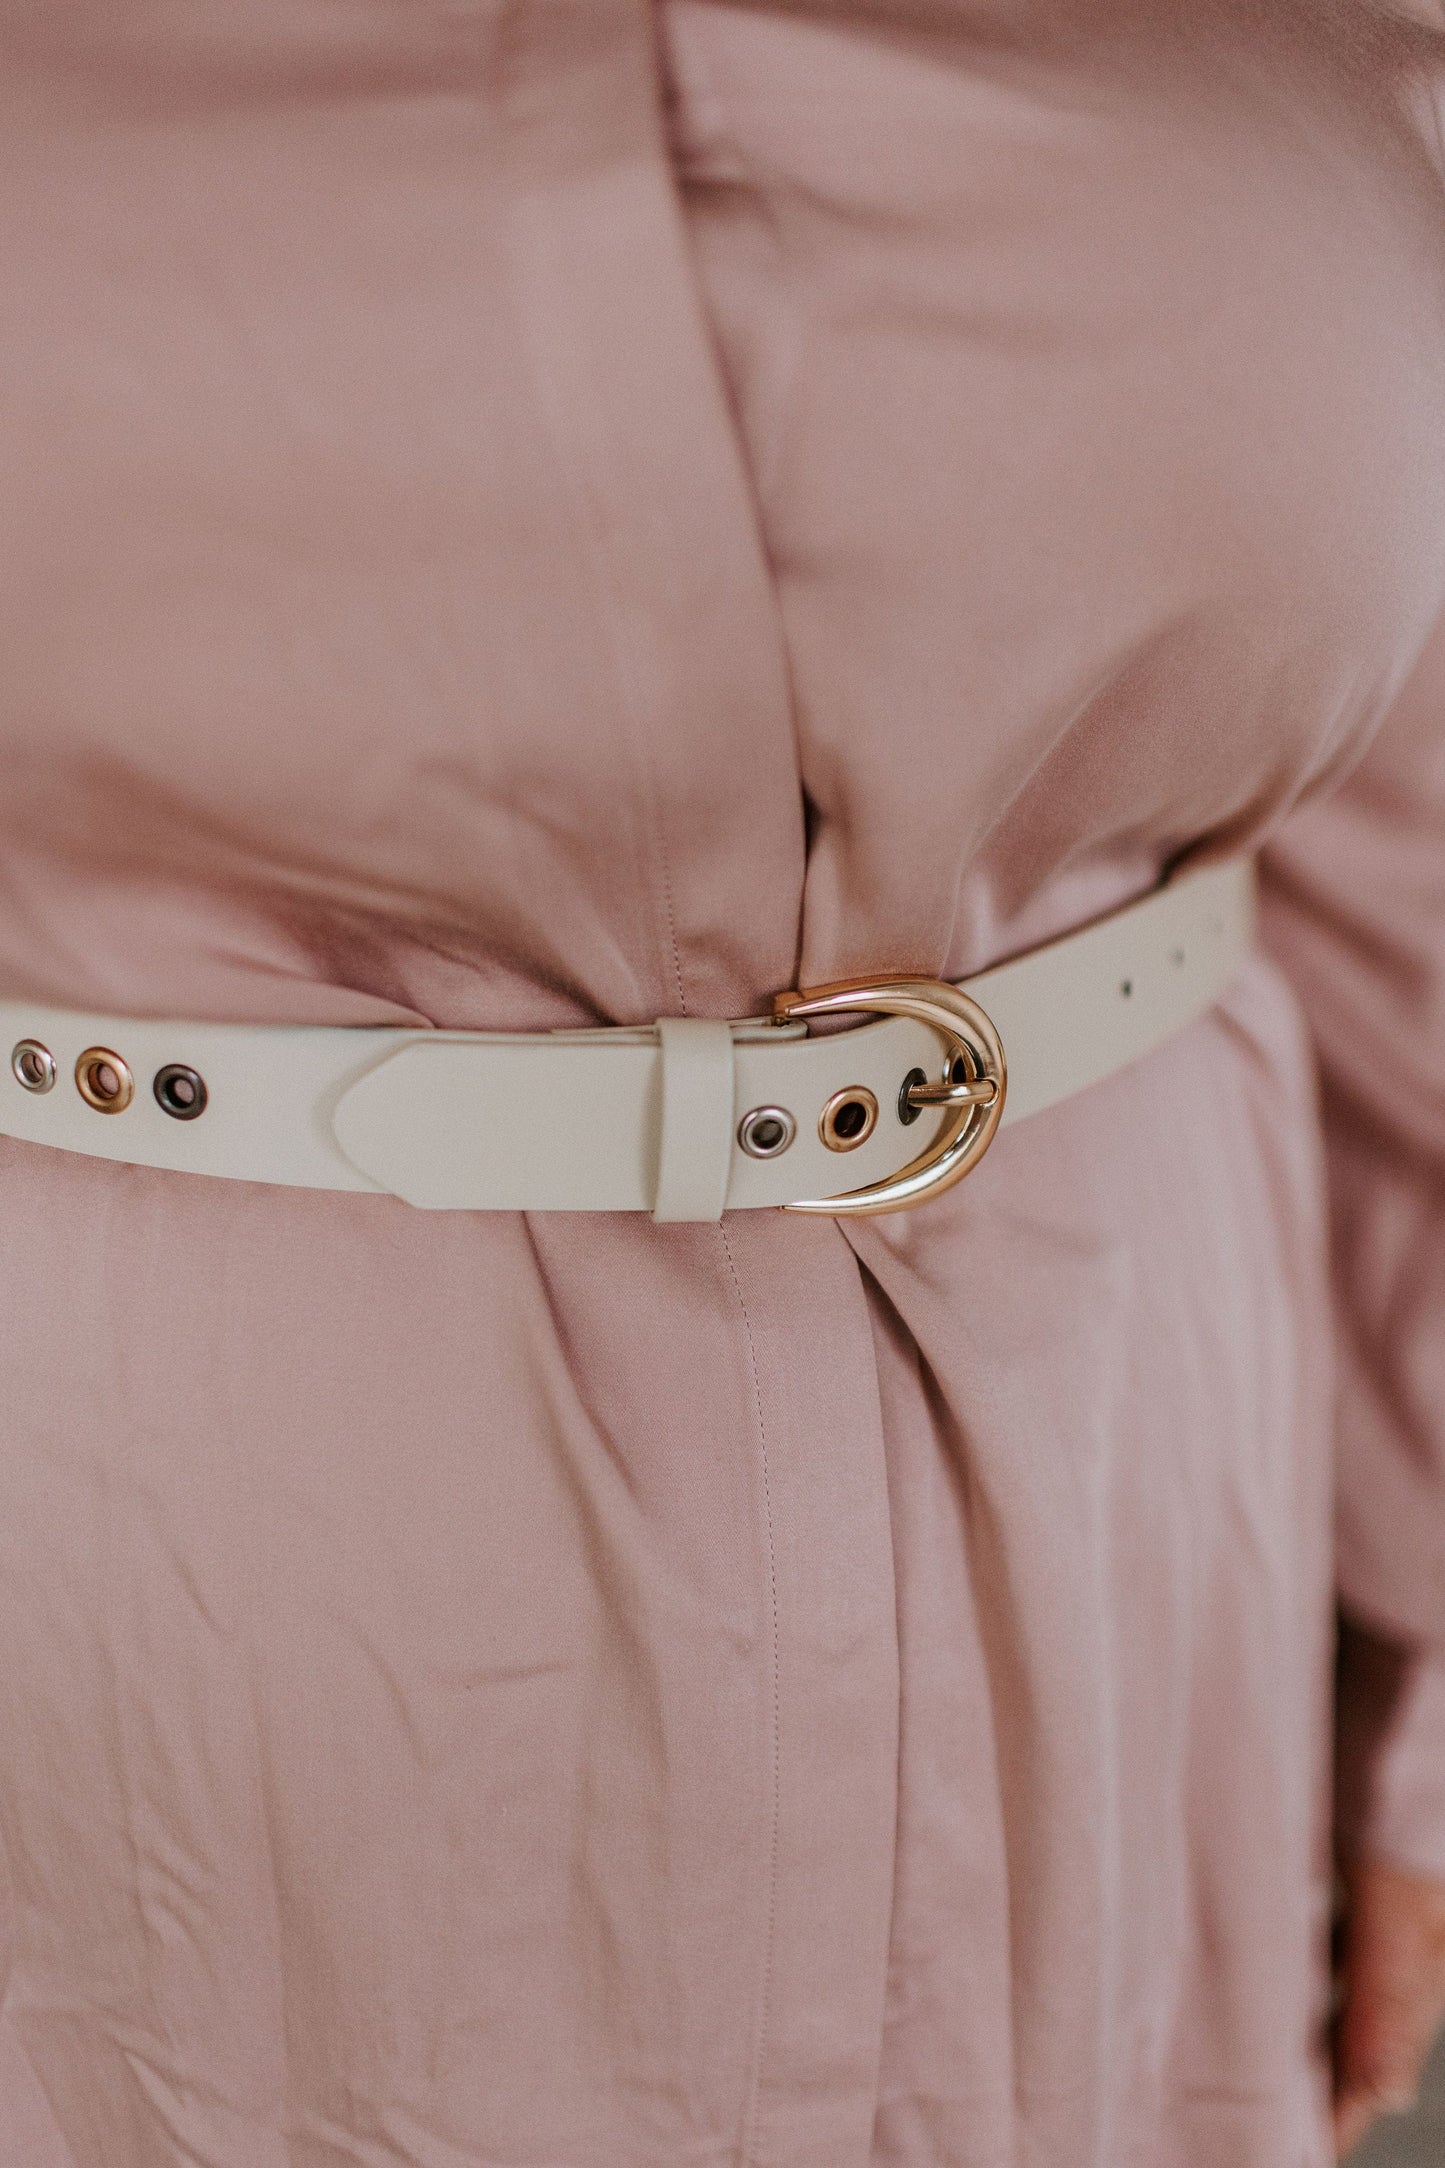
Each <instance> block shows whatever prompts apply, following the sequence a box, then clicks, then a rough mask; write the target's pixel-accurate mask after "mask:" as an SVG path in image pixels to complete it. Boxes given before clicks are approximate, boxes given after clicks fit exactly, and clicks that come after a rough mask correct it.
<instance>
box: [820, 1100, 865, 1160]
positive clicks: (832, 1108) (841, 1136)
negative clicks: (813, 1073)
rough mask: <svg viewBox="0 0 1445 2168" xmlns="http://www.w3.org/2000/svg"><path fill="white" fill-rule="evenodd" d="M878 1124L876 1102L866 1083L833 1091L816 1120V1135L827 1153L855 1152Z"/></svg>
mask: <svg viewBox="0 0 1445 2168" xmlns="http://www.w3.org/2000/svg"><path fill="white" fill-rule="evenodd" d="M877 1124H878V1101H877V1100H876V1099H875V1098H874V1096H873V1094H872V1092H870V1091H869V1089H868V1087H867V1085H866V1084H849V1085H848V1086H846V1088H845V1089H844V1090H843V1091H840V1092H834V1094H833V1096H832V1098H831V1099H830V1100H829V1101H828V1104H827V1105H826V1106H825V1107H824V1109H823V1112H822V1114H821V1116H820V1117H819V1121H818V1135H819V1136H820V1137H821V1138H822V1140H823V1142H824V1143H825V1144H826V1145H827V1147H828V1150H829V1151H830V1152H856V1151H857V1149H858V1147H859V1145H860V1144H866V1143H867V1142H868V1139H869V1138H870V1137H871V1136H872V1134H873V1131H874V1129H875V1128H876V1127H877Z"/></svg>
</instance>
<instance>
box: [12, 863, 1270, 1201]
mask: <svg viewBox="0 0 1445 2168" xmlns="http://www.w3.org/2000/svg"><path fill="white" fill-rule="evenodd" d="M1252 937H1253V868H1252V865H1251V864H1250V863H1249V862H1247V861H1244V860H1232V861H1229V862H1228V863H1225V864H1221V865H1217V866H1212V867H1209V868H1206V869H1205V870H1204V871H1202V872H1198V873H1192V874H1186V875H1184V876H1183V877H1181V878H1179V879H1176V880H1174V881H1172V882H1169V883H1167V884H1166V885H1164V886H1163V887H1161V888H1159V889H1157V890H1155V891H1154V892H1153V893H1152V894H1150V895H1149V896H1146V897H1144V898H1143V899H1141V900H1140V901H1139V902H1137V903H1134V904H1130V905H1128V906H1126V907H1125V908H1124V909H1123V910H1120V911H1116V912H1113V913H1112V914H1111V915H1110V916H1108V917H1107V918H1103V919H1099V920H1097V921H1096V922H1095V923H1094V924H1092V925H1090V926H1087V927H1084V928H1083V929H1081V930H1080V931H1078V932H1076V933H1072V934H1068V935H1065V936H1064V937H1063V938H1062V939H1061V940H1057V941H1053V942H1050V943H1048V944H1047V945H1045V946H1043V947H1041V948H1037V949H1033V950H1030V951H1029V953H1028V954H1026V955H1023V956H1020V957H1017V958H1015V959H1014V960H1013V961H1011V962H1009V963H1006V964H1002V965H999V966H997V967H995V968H994V969H992V970H989V971H985V972H983V973H981V974H979V975H978V976H977V977H975V978H973V979H969V980H966V981H965V982H964V985H963V989H962V990H963V992H964V993H966V994H967V995H969V996H970V997H971V998H972V1000H973V1001H974V1002H975V1003H977V1004H978V1005H979V1006H980V1007H981V1008H982V1009H983V1010H984V1011H985V1012H986V1015H987V1017H988V1018H990V1019H991V1020H992V1023H993V1025H994V1027H995V1029H996V1031H997V1034H998V1037H999V1039H1001V1041H1002V1045H1003V1049H1004V1053H1005V1056H1006V1061H1007V1088H1006V1094H1005V1093H1004V1092H1003V1079H1002V1077H1000V1078H999V1079H998V1083H999V1089H1000V1094H1001V1096H1002V1097H1003V1106H1002V1116H1001V1118H1002V1121H1003V1122H1010V1121H1018V1120H1020V1119H1021V1118H1022V1117H1024V1116H1027V1115H1029V1114H1034V1113H1037V1112H1039V1111H1040V1110H1041V1109H1043V1108H1045V1107H1048V1106H1052V1105H1053V1104H1055V1103H1056V1102H1057V1101H1059V1100H1061V1099H1065V1098H1068V1097H1069V1096H1070V1095H1071V1094H1073V1093H1075V1092H1077V1091H1081V1090H1083V1089H1084V1088H1085V1087H1086V1086H1087V1085H1089V1084H1092V1083H1095V1082H1097V1081H1098V1080H1099V1079H1100V1078H1102V1077H1104V1076H1107V1075H1109V1074H1111V1073H1112V1072H1113V1071H1114V1070H1116V1069H1119V1068H1122V1067H1123V1066H1124V1065H1125V1064H1126V1063H1127V1062H1131V1061H1133V1060H1135V1059H1137V1058H1138V1057H1139V1056H1140V1055H1142V1054H1144V1053H1147V1052H1148V1051H1149V1049H1150V1048H1151V1047H1153V1046H1156V1045H1158V1044H1159V1043H1160V1041H1161V1040H1163V1039H1165V1038H1167V1037H1168V1036H1170V1035H1171V1034H1172V1033H1173V1032H1175V1031H1177V1030H1178V1029H1179V1028H1180V1027H1181V1026H1182V1025H1184V1024H1186V1023H1188V1022H1190V1021H1191V1020H1192V1019H1193V1018H1194V1017H1196V1016H1198V1015H1200V1014H1201V1013H1202V1012H1203V1011H1204V1010H1205V1009H1207V1008H1208V1007H1209V1006H1210V1005H1211V1004H1212V1003H1213V1002H1214V1001H1216V1000H1217V999H1218V998H1219V996H1220V995H1221V994H1222V993H1223V992H1224V991H1225V989H1226V988H1227V986H1228V984H1229V982H1230V980H1231V979H1232V978H1233V976H1234V974H1235V972H1236V970H1237V969H1238V967H1239V964H1240V962H1241V960H1242V959H1243V957H1244V955H1245V953H1246V952H1247V950H1248V948H1249V945H1250V942H1251V940H1252ZM884 983H897V984H905V983H908V984H912V983H916V982H903V981H900V982H884ZM924 983H927V982H924ZM944 991H947V989H944ZM794 998H795V999H796V997H794ZM0 1045H4V1046H11V1045H13V1047H14V1052H13V1054H12V1056H11V1062H10V1067H9V1070H8V1072H0V1133H3V1134H6V1135H9V1136H13V1137H20V1138H24V1139H25V1140H26V1141H28V1142H31V1143H35V1144H50V1145H56V1146H59V1147H61V1148H62V1149H64V1150H67V1151H76V1152H89V1153H91V1154H93V1155H96V1156H99V1157H101V1158H106V1159H118V1160H125V1161H129V1162H130V1163H132V1164H134V1165H137V1166H146V1167H162V1168H168V1169H172V1170H175V1171H178V1172H189V1173H195V1174H210V1175H220V1176H227V1177H231V1178H236V1179H240V1180H244V1181H253V1182H278V1183H286V1184H294V1185H300V1186H303V1187H308V1188H315V1189H338V1190H365V1191H380V1192H384V1193H390V1194H392V1195H395V1196H398V1197H402V1198H405V1199H406V1200H407V1201H408V1202H410V1203H412V1204H415V1205H420V1206H426V1207H432V1208H445V1207H455V1208H462V1209H471V1210H487V1209H492V1210H514V1211H515V1210H521V1211H622V1212H627V1211H651V1212H653V1213H654V1214H655V1216H656V1217H657V1218H659V1219H668V1220H678V1219H692V1220H710V1219H716V1218H717V1217H718V1216H719V1214H720V1213H721V1212H722V1211H723V1209H724V1208H725V1207H726V1208H727V1209H728V1210H736V1209H747V1208H750V1207H756V1206H763V1205H794V1206H796V1205H799V1204H800V1203H802V1202H803V1201H808V1202H811V1203H812V1204H813V1206H814V1208H815V1209H816V1208H818V1205H819V1200H823V1201H825V1202H826V1203H828V1205H829V1208H830V1209H831V1208H836V1207H835V1206H834V1205H833V1204H832V1203H831V1201H832V1200H837V1199H839V1198H844V1199H845V1204H846V1196H847V1194H848V1193H852V1192H855V1191H858V1190H860V1189H862V1188H865V1187H867V1186H870V1185H875V1184H879V1183H884V1182H888V1181H889V1180H890V1178H892V1177H893V1176H895V1175H897V1174H898V1172H899V1170H900V1169H902V1168H904V1167H905V1166H907V1165H908V1164H909V1163H911V1162H913V1161H915V1160H916V1159H917V1158H919V1157H920V1155H922V1156H925V1157H926V1155H927V1154H928V1153H929V1152H930V1150H931V1149H932V1148H933V1146H934V1144H935V1142H936V1140H938V1139H939V1138H942V1137H944V1136H945V1134H946V1133H947V1131H948V1125H949V1124H950V1122H952V1123H953V1124H954V1126H955V1128H956V1127H957V1116H956V1115H955V1113H954V1111H953V1110H952V1109H950V1108H948V1107H940V1106H936V1105H923V1106H919V1105H916V1104H914V1103H912V1102H911V1101H910V1100H909V1099H908V1097H907V1088H908V1086H909V1081H910V1079H913V1080H914V1081H915V1083H916V1080H917V1073H918V1072H922V1075H923V1077H924V1078H925V1079H930V1080H938V1079H940V1077H941V1074H942V1070H941V1064H942V1063H943V1061H944V1053H945V1049H944V1048H943V1046H942V1045H941V1043H940V1038H939V1034H938V1032H937V1031H935V1030H934V1029H933V1028H931V1027H930V1026H929V1025H928V1024H925V1023H921V1022H919V1021H918V1020H917V1019H916V1018H914V1017H911V1016H899V1015H886V1016H883V1017H880V1018H879V1019H878V1020H876V1021H874V1022H871V1023H866V1024H863V1025H861V1026H859V1027H858V1028H856V1029H853V1030H846V1031H838V1032H830V1033H828V1034H826V1035H824V1036H813V1037H809V1036H808V1035H807V1027H806V1025H805V1024H803V1023H800V1022H798V1021H796V1020H794V1021H788V1020H786V1019H784V1020H783V1021H770V1020H768V1019H765V1018H748V1019H746V1020H744V1021H741V1022H735V1023H722V1022H717V1021H711V1020H695V1019H690V1018H664V1019H662V1021H661V1022H660V1023H658V1024H656V1025H649V1026H638V1027H632V1026H624V1027H617V1028H612V1029H602V1030H567V1031H554V1032H546V1033H534V1034H523V1033H493V1032H451V1031H433V1030H416V1029H413V1028H411V1027H409V1026H402V1027H395V1026H391V1027H382V1028H379V1029H378V1028H371V1027H358V1028H347V1027H337V1026H314V1027H312V1026H301V1027H292V1026H276V1025H245V1024H206V1023H184V1022H160V1023H158V1022H153V1021H140V1020H134V1019H123V1018H119V1017H113V1016H95V1015H81V1014H77V1013H74V1012H72V1011H68V1010H59V1009H46V1008H38V1007H34V1006H32V1005H31V1004H29V1003H24V1002H5V1003H0ZM963 1066H964V1068H965V1069H967V1064H964V1065H963ZM952 1073H953V1074H954V1076H955V1078H957V1076H958V1075H959V1074H961V1073H962V1071H961V1070H960V1069H958V1068H955V1069H954V1071H953V1072H952ZM968 1073H969V1074H972V1073H974V1072H973V1071H972V1070H969V1071H968ZM980 1073H982V1072H980ZM112 1087H114V1088H113V1089H112ZM936 1088H937V1087H936V1084H935V1089H936ZM870 1108H871V1109H872V1110H873V1111H872V1112H871V1113H870ZM830 1110H831V1111H830ZM998 1119H999V1115H998V1110H997V1107H996V1106H995V1108H994V1109H993V1111H992V1113H991V1115H990V1118H989V1123H988V1127H989V1133H990V1134H991V1133H992V1126H993V1123H994V1122H996V1121H997V1120H998ZM780 1140H781V1141H780Z"/></svg>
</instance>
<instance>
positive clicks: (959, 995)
mask: <svg viewBox="0 0 1445 2168" xmlns="http://www.w3.org/2000/svg"><path fill="white" fill-rule="evenodd" d="M864 1010H866V1011H868V1012H870V1013H872V1014H875V1015H879V1016H910V1017H912V1018H913V1020H914V1022H915V1023H919V1024H927V1025H929V1026H930V1027H931V1028H932V1029H933V1030H934V1031H936V1032H937V1033H938V1035H939V1037H940V1038H941V1039H942V1040H943V1043H944V1047H945V1050H946V1051H945V1057H944V1064H943V1073H942V1075H941V1077H940V1078H939V1080H938V1082H937V1083H936V1084H935V1083H927V1082H925V1083H922V1084H914V1085H911V1086H908V1087H907V1088H906V1091H905V1097H906V1098H907V1101H908V1103H909V1104H910V1105H912V1106H917V1107H926V1106H935V1107H936V1106H941V1107H949V1108H952V1109H954V1110H955V1111H954V1112H953V1114H952V1115H951V1117H950V1119H949V1120H947V1121H945V1122H944V1123H943V1124H942V1126H941V1127H940V1129H939V1132H938V1134H937V1136H936V1137H935V1138H934V1140H933V1142H932V1144H930V1145H929V1147H928V1149H927V1151H926V1152H920V1153H919V1155H918V1157H917V1158H916V1159H912V1160H910V1161H909V1163H908V1165H907V1166H906V1167H904V1168H902V1169H901V1170H900V1171H899V1173H897V1174H895V1175H891V1176H890V1177H889V1179H888V1180H887V1181H886V1182H874V1183H871V1184H870V1185H869V1187H868V1188H866V1189H853V1190H848V1191H846V1192H845V1194H844V1195H843V1196H841V1197H809V1198H805V1199H803V1200H802V1201H801V1202H799V1203H797V1204H787V1205H784V1206H783V1210H784V1211H785V1212H829V1213H833V1214H836V1215H837V1216H838V1217H839V1218H853V1217H854V1216H857V1215H862V1214H865V1213H871V1212H903V1211H907V1210H908V1209H909V1207H910V1206H912V1205H915V1204H922V1203H923V1202H924V1201H925V1199H927V1198H929V1197H938V1196H941V1195H942V1193H943V1191H944V1190H946V1189H951V1188H952V1187H953V1185H954V1183H955V1182H961V1181H962V1179H963V1177H964V1176H965V1175H966V1174H967V1173H968V1172H969V1170H970V1168H972V1167H976V1166H977V1164H978V1162H979V1160H980V1159H982V1157H983V1155H984V1153H985V1152H986V1151H987V1150H988V1148H989V1145H990V1144H991V1143H992V1142H993V1135H994V1131H995V1130H996V1129H997V1128H998V1124H999V1117H1000V1115H1001V1114H1002V1113H1003V1101H1004V1092H1005V1090H1006V1088H1007V1068H1006V1064H1005V1062H1004V1052H1003V1041H1002V1040H1001V1039H1000V1038H999V1035H998V1033H997V1032H996V1031H995V1029H994V1027H993V1023H992V1021H991V1019H990V1018H989V1017H988V1016H987V1015H986V1014H985V1012H984V1011H983V1010H982V1009H981V1008H980V1007H979V1005H978V1003H977V1002H976V1001H974V1000H973V999H972V998H971V996H969V995H968V994H965V993H964V992H962V990H961V989H960V988H959V987H957V986H950V985H949V984H948V982H947V981H946V980H945V979H840V980H837V981H836V982H835V983H834V984H832V985H830V986H810V987H805V988H803V989H802V990H801V991H799V992H796V993H788V994H775V995H774V996H773V1014H774V1016H775V1017H776V1018H777V1020H778V1021H779V1022H780V1023H782V1022H787V1023H793V1022H795V1021H797V1020H798V1019H801V1018H803V1017H808V1016H841V1015H848V1014H850V1013H853V1012H856V1011H864ZM960 1070H961V1071H962V1074H961V1075H960V1074H959V1071H960Z"/></svg>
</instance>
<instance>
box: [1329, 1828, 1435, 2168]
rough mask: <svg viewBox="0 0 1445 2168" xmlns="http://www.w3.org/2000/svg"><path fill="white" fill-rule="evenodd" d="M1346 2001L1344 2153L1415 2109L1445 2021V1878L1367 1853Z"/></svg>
mask: <svg viewBox="0 0 1445 2168" xmlns="http://www.w3.org/2000/svg"><path fill="white" fill-rule="evenodd" d="M1345 1883H1346V1909H1345V1923H1344V1926H1345V1941H1344V1967H1343V1974H1344V1976H1343V1988H1344V2000H1343V2003H1342V2005H1341V2009H1340V2016H1339V2021H1338V2025H1337V2028H1336V2034H1335V2143H1336V2145H1337V2147H1338V2149H1339V2153H1340V2157H1341V2159H1343V2158H1344V2157H1345V2155H1346V2154H1347V2153H1349V2152H1350V2150H1351V2149H1352V2147H1354V2146H1356V2145H1358V2144H1359V2142H1360V2140H1361V2139H1362V2138H1363V2137H1364V2135H1365V2132H1366V2131H1367V2130H1368V2129H1369V2127H1370V2125H1371V2124H1372V2123H1373V2122H1374V2121H1375V2119H1376V2117H1377V2116H1380V2115H1388V2114H1396V2113H1399V2112H1400V2111H1402V2110H1404V2109H1406V2108H1408V2107H1410V2106H1411V2104H1412V2103H1413V2101H1414V2098H1415V2095H1416V2093H1417V2091H1418V2090H1419V2085H1420V2075H1421V2071H1422V2069H1423V2067H1424V2063H1425V2058H1426V2056H1427V2055H1428V2054H1429V2051H1430V2044H1431V2042H1432V2041H1433V2039H1434V2037H1435V2034H1436V2032H1437V2031H1438V2030H1439V2028H1440V2025H1441V2023H1442V2021H1445V1884H1442V1883H1439V1882H1434V1881H1427V1880H1425V1879H1424V1878H1423V1877H1421V1876H1418V1875H1412V1874H1404V1873H1402V1872H1401V1871H1400V1869H1399V1868H1397V1867H1390V1866H1386V1865H1384V1864H1382V1863H1376V1862H1371V1861H1367V1860H1361V1861H1357V1862H1356V1863H1355V1864H1353V1865H1352V1866H1351V1867H1349V1868H1348V1869H1347V1870H1346V1874H1345Z"/></svg>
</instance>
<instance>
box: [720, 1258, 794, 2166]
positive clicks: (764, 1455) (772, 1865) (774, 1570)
mask: <svg viewBox="0 0 1445 2168" xmlns="http://www.w3.org/2000/svg"><path fill="white" fill-rule="evenodd" d="M718 1233H719V1234H720V1235H721V1236H722V1246H723V1255H724V1256H725V1257H726V1259H727V1266H728V1272H729V1273H730V1275H731V1277H732V1283H733V1293H734V1294H735V1295H736V1296H737V1303H738V1309H739V1311H740V1312H741V1315H742V1321H743V1332H744V1335H745V1337H746V1339H747V1344H748V1371H749V1374H750V1375H751V1377H752V1381H753V1404H754V1406H755V1408H756V1410H757V1418H758V1446H759V1457H760V1462H761V1467H762V1476H763V1523H764V1527H765V1529H766V1531H767V1546H768V1603H769V1626H770V1633H771V1638H772V1751H771V1756H770V1766H769V1772H768V1782H769V1788H770V1790H771V1793H772V1811H771V1816H770V1823H769V1830H768V1870H767V1875H768V1914H767V1926H766V1929H765V1939H764V1951H763V1980H762V1988H761V1991H760V1993H759V1996H758V2016H757V2026H756V2030H755V2033H754V2039H753V2067H752V2072H751V2075H750V2077H749V2079H748V2089H747V2098H746V2100H745V2102H744V2106H743V2129H742V2140H741V2153H740V2156H739V2158H740V2168H755V2164H756V2163H757V2153H756V2150H755V2148H756V2144H757V2123H758V2111H759V2105H760V2102H761V2097H762V2080H763V2056H764V2052H765V2049H766V2046H767V2034H768V2023H769V2020H770V2018H771V2016H772V2004H773V1954H774V1949H775V1945H776V1940H777V1920H778V1854H779V1848H780V1841H781V1823H782V1785H781V1781H780V1776H781V1768H782V1682H781V1665H780V1660H779V1649H778V1554H777V1546H776V1542H775V1540H774V1531H773V1494H772V1484H771V1482H770V1481H769V1476H768V1429H767V1423H766V1421H765V1420H764V1416H763V1388H762V1380H761V1378H760V1377H759V1375H758V1351H757V1346H756V1343H755V1341H754V1339H753V1327H752V1320H751V1318H750V1317H749V1316H748V1306H747V1301H746V1299H745V1297H744V1295H743V1287H742V1281H741V1280H740V1279H739V1277H738V1268H737V1263H736V1260H735V1259H734V1257H733V1248H732V1243H731V1241H730V1240H729V1238H728V1232H727V1229H726V1228H725V1227H723V1226H722V1225H719V1227H718Z"/></svg>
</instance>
